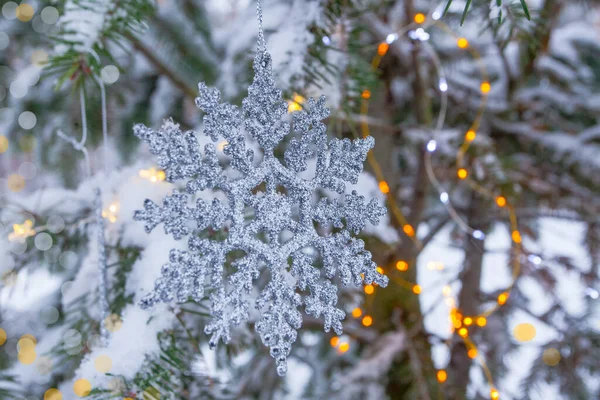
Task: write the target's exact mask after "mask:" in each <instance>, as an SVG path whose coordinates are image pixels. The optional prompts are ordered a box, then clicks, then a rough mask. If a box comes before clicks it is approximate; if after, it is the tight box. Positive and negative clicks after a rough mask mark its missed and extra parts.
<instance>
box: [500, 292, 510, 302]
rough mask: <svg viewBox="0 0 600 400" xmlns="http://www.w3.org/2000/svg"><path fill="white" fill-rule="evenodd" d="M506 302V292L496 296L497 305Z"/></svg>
mask: <svg viewBox="0 0 600 400" xmlns="http://www.w3.org/2000/svg"><path fill="white" fill-rule="evenodd" d="M506 300H508V293H507V292H503V293H500V294H499V295H498V304H500V305H503V304H505V303H506Z"/></svg>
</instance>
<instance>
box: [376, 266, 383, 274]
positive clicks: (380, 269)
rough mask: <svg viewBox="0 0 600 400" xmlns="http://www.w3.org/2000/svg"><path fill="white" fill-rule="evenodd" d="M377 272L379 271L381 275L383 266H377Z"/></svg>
mask: <svg viewBox="0 0 600 400" xmlns="http://www.w3.org/2000/svg"><path fill="white" fill-rule="evenodd" d="M377 272H379V273H380V274H382V275H383V272H384V271H383V268H381V267H377Z"/></svg>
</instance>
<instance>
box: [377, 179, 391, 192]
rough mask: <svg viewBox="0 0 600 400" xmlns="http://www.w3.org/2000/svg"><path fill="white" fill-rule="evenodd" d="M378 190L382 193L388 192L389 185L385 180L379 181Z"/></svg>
mask: <svg viewBox="0 0 600 400" xmlns="http://www.w3.org/2000/svg"><path fill="white" fill-rule="evenodd" d="M379 190H380V191H381V193H383V194H388V193H389V192H390V186H389V185H388V183H387V182H386V181H381V182H379Z"/></svg>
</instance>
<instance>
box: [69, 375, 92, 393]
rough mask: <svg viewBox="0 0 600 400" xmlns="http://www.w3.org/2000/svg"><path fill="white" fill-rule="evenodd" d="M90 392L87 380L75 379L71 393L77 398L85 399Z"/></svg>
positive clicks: (90, 388) (90, 386) (90, 387)
mask: <svg viewBox="0 0 600 400" xmlns="http://www.w3.org/2000/svg"><path fill="white" fill-rule="evenodd" d="M91 391H92V384H91V383H90V381H88V380H87V379H77V380H76V381H75V383H74V384H73V392H75V394H76V395H77V396H79V397H85V396H87V395H88V394H90V392H91Z"/></svg>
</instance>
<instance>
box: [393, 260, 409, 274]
mask: <svg viewBox="0 0 600 400" xmlns="http://www.w3.org/2000/svg"><path fill="white" fill-rule="evenodd" d="M396 269H397V270H398V271H403V272H404V271H407V270H408V263H407V262H406V261H402V260H401V261H398V262H397V263H396Z"/></svg>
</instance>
